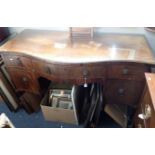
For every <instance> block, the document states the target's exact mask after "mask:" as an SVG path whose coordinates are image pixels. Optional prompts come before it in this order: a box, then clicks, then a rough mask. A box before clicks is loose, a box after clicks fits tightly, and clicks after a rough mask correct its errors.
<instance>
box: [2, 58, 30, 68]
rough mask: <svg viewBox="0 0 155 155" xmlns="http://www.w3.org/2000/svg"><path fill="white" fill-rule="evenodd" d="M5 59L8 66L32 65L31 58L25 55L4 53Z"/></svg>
mask: <svg viewBox="0 0 155 155" xmlns="http://www.w3.org/2000/svg"><path fill="white" fill-rule="evenodd" d="M3 59H4V63H5V65H6V66H8V67H24V68H31V67H32V63H31V59H30V58H27V57H24V56H17V55H4V56H3Z"/></svg>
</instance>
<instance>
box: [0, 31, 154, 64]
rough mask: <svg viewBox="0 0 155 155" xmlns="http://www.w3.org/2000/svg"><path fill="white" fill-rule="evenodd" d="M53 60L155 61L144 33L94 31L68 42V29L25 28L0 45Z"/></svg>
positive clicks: (15, 51)
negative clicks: (90, 36)
mask: <svg viewBox="0 0 155 155" xmlns="http://www.w3.org/2000/svg"><path fill="white" fill-rule="evenodd" d="M0 52H5V53H6V52H10V53H19V54H26V55H30V56H34V57H36V58H40V59H44V60H49V61H53V62H60V63H61V62H64V63H86V62H102V61H128V62H141V63H148V64H155V58H154V56H153V54H152V52H151V49H150V48H149V46H148V44H147V41H146V39H145V38H144V36H140V35H116V34H115V35H113V34H102V35H100V34H95V35H94V37H93V40H92V41H90V42H71V40H70V35H69V32H54V31H45V30H25V31H23V32H22V33H20V34H19V35H18V36H17V37H15V38H14V39H12V40H10V41H8V42H7V43H6V44H4V45H3V46H1V47H0Z"/></svg>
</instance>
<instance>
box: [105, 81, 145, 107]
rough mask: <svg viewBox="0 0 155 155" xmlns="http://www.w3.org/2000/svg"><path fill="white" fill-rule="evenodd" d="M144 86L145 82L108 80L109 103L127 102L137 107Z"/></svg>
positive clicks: (106, 97) (106, 96)
mask: <svg viewBox="0 0 155 155" xmlns="http://www.w3.org/2000/svg"><path fill="white" fill-rule="evenodd" d="M143 88H144V83H143V82H138V81H127V80H108V81H107V82H106V90H105V99H106V103H107V104H127V105H131V106H133V107H136V106H137V104H138V100H139V98H140V96H141V93H142V91H143Z"/></svg>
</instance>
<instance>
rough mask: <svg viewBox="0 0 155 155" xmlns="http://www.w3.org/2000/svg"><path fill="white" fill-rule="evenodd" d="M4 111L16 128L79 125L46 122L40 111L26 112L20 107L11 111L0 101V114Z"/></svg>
mask: <svg viewBox="0 0 155 155" xmlns="http://www.w3.org/2000/svg"><path fill="white" fill-rule="evenodd" d="M1 113H5V114H6V115H7V116H8V118H9V119H10V120H11V121H12V123H13V124H14V126H15V127H16V128H75V127H76V128H77V127H79V126H76V125H70V124H64V123H55V122H48V121H45V120H44V117H43V115H42V112H41V111H40V112H38V113H33V114H30V115H29V114H27V113H26V112H25V111H24V110H22V109H20V110H19V111H18V112H16V113H15V112H11V111H10V110H9V109H8V107H7V106H6V105H5V104H4V103H0V114H1Z"/></svg>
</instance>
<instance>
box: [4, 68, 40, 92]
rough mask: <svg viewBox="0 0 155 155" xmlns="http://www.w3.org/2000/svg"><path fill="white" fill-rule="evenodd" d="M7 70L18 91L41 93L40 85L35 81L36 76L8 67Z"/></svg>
mask: <svg viewBox="0 0 155 155" xmlns="http://www.w3.org/2000/svg"><path fill="white" fill-rule="evenodd" d="M6 69H7V71H8V73H9V75H10V78H11V80H12V82H13V84H14V86H15V88H16V91H29V92H35V93H37V92H39V86H38V83H37V82H36V81H35V78H34V75H33V74H32V73H31V72H29V71H25V70H21V69H16V68H13V67H8V68H6Z"/></svg>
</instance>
